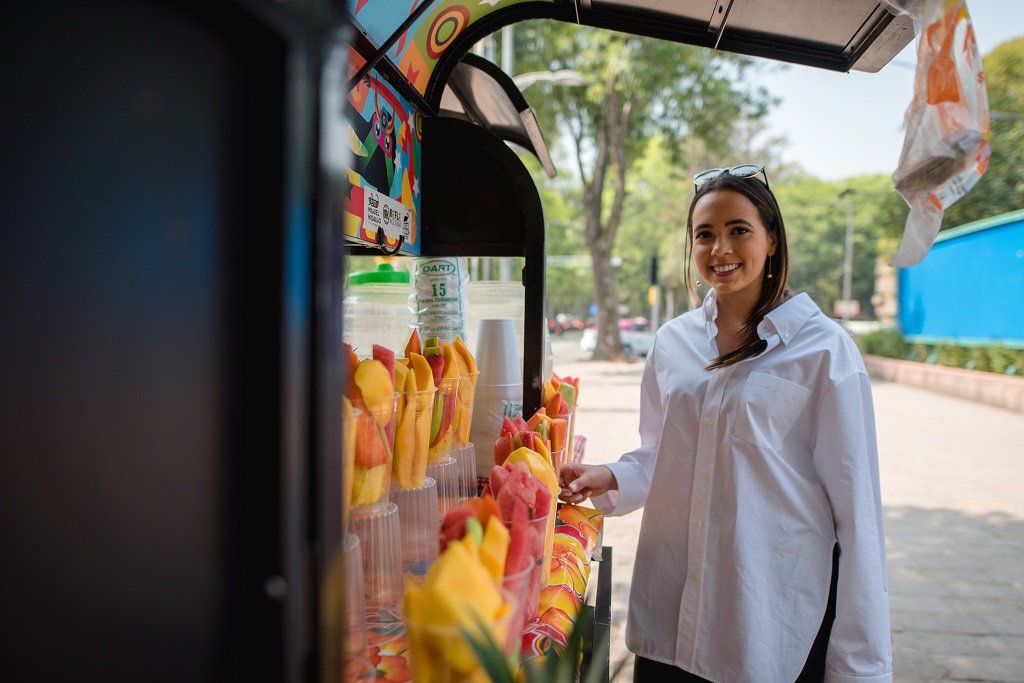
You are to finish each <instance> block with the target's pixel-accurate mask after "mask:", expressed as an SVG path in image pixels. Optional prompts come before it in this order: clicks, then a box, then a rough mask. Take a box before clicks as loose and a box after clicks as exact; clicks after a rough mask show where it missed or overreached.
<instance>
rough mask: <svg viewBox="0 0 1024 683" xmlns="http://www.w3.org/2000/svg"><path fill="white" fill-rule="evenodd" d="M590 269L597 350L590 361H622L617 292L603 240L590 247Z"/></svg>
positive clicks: (609, 252) (607, 247) (609, 249)
mask: <svg viewBox="0 0 1024 683" xmlns="http://www.w3.org/2000/svg"><path fill="white" fill-rule="evenodd" d="M590 259H591V262H592V264H593V268H594V297H595V298H596V299H597V347H596V348H595V349H594V360H622V359H623V358H624V357H625V354H624V353H623V350H622V340H621V339H620V337H619V310H618V309H619V293H618V292H619V289H618V283H617V282H616V281H615V271H614V269H613V268H612V248H611V245H610V244H607V243H606V240H598V242H596V243H592V244H591V245H590Z"/></svg>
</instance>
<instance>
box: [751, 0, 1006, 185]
mask: <svg viewBox="0 0 1024 683" xmlns="http://www.w3.org/2000/svg"><path fill="white" fill-rule="evenodd" d="M967 8H968V10H969V11H970V13H971V19H972V21H973V22H974V28H975V33H976V35H977V38H978V48H979V50H980V51H981V54H982V55H984V54H986V53H987V52H988V51H989V50H991V49H992V48H993V47H995V46H996V45H998V44H1000V43H1002V42H1005V41H1006V40H1009V39H1010V38H1017V37H1020V36H1024V0H968V2H967ZM916 63H917V55H916V40H915V41H913V42H911V43H910V44H909V45H908V46H907V47H906V49H904V50H903V52H901V53H900V54H899V55H898V56H897V57H896V58H895V59H893V61H892V62H890V63H889V64H888V65H886V66H885V67H884V68H883V69H882V70H881V71H880V72H878V73H861V72H858V71H853V72H851V73H849V74H844V73H836V72H832V71H826V70H823V69H815V68H812V67H805V66H796V65H790V66H789V67H788V68H786V69H778V68H777V67H774V66H773V67H772V71H771V72H769V73H767V74H766V75H765V76H764V77H763V78H762V79H761V84H763V85H764V86H765V87H767V88H768V89H769V91H771V92H772V93H773V94H774V95H776V96H778V97H781V98H782V103H781V104H780V105H779V106H778V107H776V108H775V109H774V110H772V112H771V113H770V114H769V121H768V134H770V135H782V136H784V137H785V138H786V141H787V144H786V148H785V150H784V151H783V153H782V158H783V160H784V161H787V162H793V163H796V164H799V165H800V166H802V167H803V168H804V169H805V170H807V171H808V172H810V173H812V174H813V175H815V176H818V177H820V178H825V179H829V180H837V179H840V178H846V177H849V176H853V175H860V174H863V173H885V174H891V173H892V172H893V171H894V170H895V169H896V164H897V162H898V161H899V156H900V149H901V148H902V146H903V131H902V123H903V114H904V112H905V111H906V109H907V105H909V104H910V98H911V96H912V95H913V91H914V69H913V66H914V65H915V64H916ZM772 64H777V63H774V62H773V63H772Z"/></svg>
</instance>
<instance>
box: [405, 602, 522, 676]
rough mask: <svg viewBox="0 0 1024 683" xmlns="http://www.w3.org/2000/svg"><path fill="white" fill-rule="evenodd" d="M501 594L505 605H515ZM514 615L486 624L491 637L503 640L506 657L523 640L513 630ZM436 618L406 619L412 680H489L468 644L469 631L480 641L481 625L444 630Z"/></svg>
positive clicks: (414, 616)
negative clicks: (478, 630) (479, 629)
mask: <svg viewBox="0 0 1024 683" xmlns="http://www.w3.org/2000/svg"><path fill="white" fill-rule="evenodd" d="M498 590H499V591H500V592H501V595H502V599H503V600H505V601H506V602H508V603H512V602H513V601H514V600H515V598H514V596H512V595H510V594H508V593H507V592H505V590H504V589H501V588H499V589H498ZM513 614H514V610H508V611H507V612H505V613H504V614H503V615H502V616H501V617H499V618H498V619H495V620H492V621H490V622H489V623H486V624H485V625H486V626H487V627H489V628H490V630H491V636H492V637H496V638H500V639H501V640H502V642H501V645H502V647H503V650H504V652H505V654H506V655H508V654H511V653H512V652H513V651H514V649H515V646H516V644H518V642H519V638H520V636H521V631H513V630H512V628H511V627H512V616H513ZM421 618H422V621H421ZM437 618H438V615H436V614H423V615H416V614H408V615H406V620H405V623H406V629H407V632H408V636H409V660H410V663H411V664H412V675H413V680H417V681H418V680H429V681H431V683H463V682H464V681H485V680H488V678H487V675H486V673H485V672H484V669H483V665H481V664H480V662H479V660H478V659H477V656H476V654H475V652H474V651H473V647H472V645H470V643H469V642H468V641H467V640H466V635H467V631H468V632H469V634H470V635H476V636H477V637H479V633H478V632H477V629H478V628H479V624H475V623H467V624H465V625H461V624H460V625H452V626H442V625H439V624H438V623H436V619H437Z"/></svg>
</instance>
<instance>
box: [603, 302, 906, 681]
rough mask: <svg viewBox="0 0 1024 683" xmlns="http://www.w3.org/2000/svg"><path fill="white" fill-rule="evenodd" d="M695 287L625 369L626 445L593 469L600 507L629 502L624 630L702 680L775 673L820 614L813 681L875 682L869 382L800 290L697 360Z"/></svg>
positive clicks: (877, 593) (797, 658)
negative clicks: (630, 404) (738, 337)
mask: <svg viewBox="0 0 1024 683" xmlns="http://www.w3.org/2000/svg"><path fill="white" fill-rule="evenodd" d="M716 316H717V308H716V305H715V297H714V294H713V292H712V293H711V294H709V295H708V297H707V298H705V300H704V305H703V306H702V308H701V309H698V310H695V311H690V312H689V313H685V314H683V315H681V316H679V317H678V318H675V319H674V320H672V321H670V322H668V323H666V324H665V325H664V326H663V327H662V328H661V329H660V330H658V333H657V335H656V337H655V341H654V344H653V346H652V348H651V352H650V354H649V356H648V358H647V365H646V368H645V369H644V374H643V380H642V385H641V403H640V437H641V444H642V445H641V446H640V447H639V448H638V449H636V450H634V451H632V452H630V453H627V454H625V455H623V456H622V458H621V459H620V460H619V461H618V462H617V463H614V464H611V465H609V466H608V467H609V468H610V469H611V470H612V472H613V473H614V474H615V478H616V479H617V481H618V487H619V488H618V491H612V492H610V493H608V494H606V495H605V496H600V497H597V498H595V500H594V503H595V504H596V505H597V506H598V507H601V508H602V509H604V510H605V512H607V513H608V514H625V513H627V512H630V511H632V510H636V509H637V508H640V507H642V506H644V505H646V509H645V510H644V516H643V523H642V526H641V531H640V538H639V542H638V547H637V555H636V561H635V565H634V573H633V583H632V588H631V591H630V605H629V619H628V623H627V628H626V640H627V645H628V646H629V648H630V649H631V650H632V651H633V652H635V653H637V654H638V655H641V656H643V657H646V658H648V659H652V660H656V661H659V662H663V663H667V664H671V665H674V666H677V667H679V668H682V669H685V670H687V671H690V672H693V673H695V674H697V675H698V676H701V677H703V678H706V679H709V680H711V681H716V682H717V683H738V682H740V681H751V682H756V683H792V681H794V680H795V679H796V678H797V676H798V675H799V674H800V671H801V669H802V668H803V665H804V663H805V661H806V659H807V655H808V653H809V651H810V648H811V644H812V643H813V642H814V639H815V636H816V635H817V633H818V629H819V627H820V626H821V622H822V619H823V616H824V613H825V607H826V603H827V601H828V595H829V587H830V583H831V575H832V549H833V545H834V544H836V543H838V544H839V548H840V556H839V573H838V584H837V590H836V616H835V621H834V623H833V625H832V632H831V638H830V640H829V645H828V653H827V660H826V661H827V663H826V668H827V674H826V679H825V680H826V681H829V682H838V683H888V682H890V681H892V649H891V644H890V635H889V596H888V587H887V581H886V570H885V547H884V543H885V541H884V535H883V532H882V505H881V499H880V496H879V484H878V453H877V446H876V441H875V423H874V410H873V407H872V401H871V387H870V384H869V382H868V377H867V374H866V372H865V369H864V363H863V361H862V360H861V357H860V354H859V353H858V351H857V348H856V346H855V345H854V344H853V342H852V340H851V339H850V337H849V336H848V335H847V334H846V333H845V332H844V331H843V330H842V329H841V328H840V327H839V326H838V325H837V324H835V322H833V321H832V320H830V319H829V318H827V317H826V316H825V315H823V314H822V313H821V311H820V310H819V309H818V307H817V305H816V304H815V303H814V302H813V301H812V300H811V298H810V297H809V296H808V295H807V294H800V295H798V296H795V297H793V298H791V299H789V300H788V301H786V302H785V303H783V304H782V305H780V306H778V307H777V308H776V309H775V310H774V311H772V312H771V313H769V314H768V315H767V316H766V318H765V320H764V321H762V323H761V324H760V325H759V327H758V330H757V331H758V334H759V335H760V336H761V338H762V339H764V340H766V341H767V344H768V346H767V350H766V351H765V352H764V353H762V354H760V355H759V356H757V357H755V358H751V359H748V360H746V361H743V362H741V363H737V364H735V365H732V366H729V367H726V368H722V369H719V370H714V371H708V370H706V369H705V368H706V367H707V365H708V364H709V363H710V362H711V361H712V360H713V359H714V358H715V357H716V356H717V347H716V344H715V337H716V335H717V327H716V325H715V319H716Z"/></svg>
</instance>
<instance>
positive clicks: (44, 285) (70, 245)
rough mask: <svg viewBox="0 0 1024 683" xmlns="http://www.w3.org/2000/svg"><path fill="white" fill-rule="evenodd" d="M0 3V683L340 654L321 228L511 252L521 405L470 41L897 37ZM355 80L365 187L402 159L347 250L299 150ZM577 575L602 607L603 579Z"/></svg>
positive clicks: (240, 3)
mask: <svg viewBox="0 0 1024 683" xmlns="http://www.w3.org/2000/svg"><path fill="white" fill-rule="evenodd" d="M3 11H4V13H5V14H4V17H3V21H0V31H3V36H4V40H3V43H4V45H5V49H7V51H8V52H7V54H8V60H7V62H6V64H5V69H4V72H3V75H2V76H0V78H3V82H4V92H5V94H7V95H8V97H7V98H6V99H5V126H4V131H5V138H4V140H5V163H6V159H7V157H8V155H9V157H10V158H11V159H15V160H17V161H16V162H12V163H11V165H10V166H5V170H7V171H8V173H7V174H5V175H6V177H7V178H8V185H7V187H6V191H7V192H9V193H11V195H12V196H16V197H17V201H12V202H9V203H5V214H4V215H5V221H6V222H7V223H9V224H10V225H12V226H17V229H16V230H14V231H12V232H14V233H16V234H15V235H14V239H13V240H12V241H11V242H10V243H9V244H8V248H7V249H6V250H5V257H9V258H10V259H11V261H10V262H9V263H10V264H11V267H10V268H6V267H5V272H7V273H10V274H11V275H12V277H11V278H10V279H9V281H8V287H7V289H6V292H7V294H8V297H7V299H6V300H5V309H4V310H5V316H6V319H5V324H6V323H9V325H8V326H7V332H6V333H5V338H4V342H5V346H4V350H5V357H7V358H9V359H14V361H15V362H13V363H12V366H13V367H12V368H9V372H8V374H7V376H6V378H5V383H4V387H5V390H10V391H11V392H12V394H11V396H10V398H11V404H12V405H17V407H18V409H17V410H16V411H12V414H13V416H12V417H10V419H9V418H8V416H7V415H5V418H4V420H5V422H4V425H5V428H4V430H2V432H3V439H4V441H3V450H4V452H5V454H19V455H20V456H22V457H19V458H17V467H10V468H7V469H5V477H4V479H5V484H6V486H7V489H8V490H10V491H13V492H14V493H13V494H12V495H9V496H8V495H6V494H5V502H8V503H9V506H8V508H5V509H6V510H7V515H8V516H7V519H8V521H9V522H11V524H12V525H13V526H14V527H16V528H17V530H18V533H16V534H12V535H11V536H9V537H8V538H9V541H10V543H9V545H8V546H6V547H5V549H6V550H7V551H8V553H9V557H12V558H19V561H18V562H9V563H7V566H6V567H5V572H8V573H6V574H5V578H7V579H8V581H7V583H8V585H9V586H12V587H14V588H13V589H12V590H11V591H9V592H10V593H11V595H10V596H9V603H8V609H7V610H6V613H7V614H8V615H10V616H12V617H13V618H14V619H16V620H17V622H18V623H17V625H16V627H14V628H11V629H9V630H7V629H5V634H6V636H5V637H6V644H7V646H8V647H7V648H6V650H7V652H8V653H9V657H8V659H7V661H6V664H5V666H6V667H7V668H6V669H5V672H6V673H7V674H8V676H9V677H12V678H21V679H31V678H57V677H62V676H63V677H66V676H67V673H68V672H69V671H73V672H74V675H75V676H76V677H80V678H98V679H99V678H101V679H123V678H138V677H139V676H140V675H147V676H151V675H153V674H154V673H156V674H159V675H163V676H166V677H168V678H174V679H176V680H182V679H186V680H207V679H216V678H232V679H234V678H243V677H255V678H256V679H259V680H264V679H284V680H290V681H298V680H312V679H317V678H319V679H322V680H333V679H335V678H336V677H337V674H338V672H337V670H334V669H331V668H330V667H329V666H328V663H330V662H336V661H337V660H338V651H339V649H340V648H341V643H340V642H339V641H338V640H336V639H334V638H333V637H328V636H329V635H333V633H332V632H331V631H329V628H330V624H329V623H328V622H329V620H328V619H327V618H326V613H327V611H328V610H325V609H324V599H325V596H331V595H336V594H338V593H339V592H340V590H341V588H340V586H341V584H343V583H344V574H342V573H339V572H338V571H337V567H338V566H340V565H341V564H342V563H341V559H342V556H343V553H342V540H343V533H342V525H341V520H340V515H339V514H338V510H339V509H340V507H341V491H340V489H341V463H340V462H339V458H338V453H339V452H340V451H341V442H342V436H341V431H342V430H341V422H342V418H341V390H340V388H341V387H342V386H343V384H344V381H345V377H344V373H343V370H342V367H343V366H342V358H341V349H340V348H339V347H340V345H339V343H338V340H339V339H340V338H341V334H340V327H341V320H342V310H341V308H342V307H341V301H342V281H343V275H344V252H345V251H346V250H348V251H349V252H350V253H359V252H360V251H362V253H379V252H381V251H386V252H388V253H391V252H395V251H397V252H399V253H403V254H416V253H418V254H424V255H430V254H445V255H464V256H520V257H524V258H525V259H526V268H525V271H524V284H525V287H526V325H527V331H526V338H525V347H526V348H525V362H524V369H523V374H524V377H523V384H524V386H523V390H524V403H525V404H526V406H525V408H526V411H527V412H529V411H530V410H531V408H534V407H536V406H538V405H539V403H540V400H539V391H540V386H541V385H540V383H539V380H540V367H541V362H540V359H541V355H542V354H541V333H542V327H543V283H544V248H543V245H544V221H543V212H542V207H541V204H540V201H539V198H538V194H537V191H536V188H535V187H534V184H533V181H532V179H531V177H530V175H529V174H528V173H527V172H526V170H525V167H524V166H523V164H522V161H521V160H520V159H519V158H518V157H517V156H516V154H515V153H513V152H512V151H511V150H510V149H509V148H508V147H507V146H506V145H505V141H511V142H514V143H515V144H517V145H519V146H520V147H523V148H525V149H527V150H529V151H530V152H531V153H534V154H536V155H537V156H538V158H539V159H540V160H541V162H542V165H544V166H546V167H548V168H550V160H546V159H545V157H546V156H547V155H546V152H545V151H544V147H543V141H542V138H541V136H540V135H539V130H538V129H537V127H536V121H535V120H534V119H533V118H532V117H531V115H530V114H529V109H528V107H526V106H525V105H526V102H525V100H524V99H523V98H522V96H521V94H519V93H518V92H517V91H516V89H515V88H514V87H512V86H511V84H510V80H509V79H508V78H507V75H505V74H502V73H501V72H500V70H499V69H497V68H496V67H495V66H494V65H493V64H488V63H486V61H485V60H482V59H480V58H479V57H476V56H473V55H470V54H468V53H469V48H470V47H471V46H472V45H473V44H474V43H476V42H477V41H478V40H480V39H481V38H482V37H484V36H486V35H488V34H490V33H492V32H494V31H496V30H498V29H499V28H501V27H502V26H504V25H507V24H512V23H515V22H520V21H525V20H528V19H538V18H547V19H553V20H558V21H564V22H570V23H579V24H582V25H587V26H594V27H598V28H602V29H608V30H616V31H623V32H628V33H633V34H636V35H643V36H649V37H652V38H658V39H664V40H674V41H678V42H682V43H687V44H693V45H700V46H705V47H709V48H716V49H720V50H728V51H733V52H739V53H744V54H748V55H754V56H758V57H764V58H769V59H776V60H780V61H785V62H791V63H797V64H804V65H810V66H815V67H819V68H825V69H831V70H835V71H840V72H843V71H848V70H851V69H856V70H864V71H877V70H878V69H880V68H881V67H882V66H884V65H885V64H886V63H887V62H888V61H889V60H890V59H892V57H893V56H895V55H896V54H897V53H898V52H899V51H900V50H901V49H902V48H903V47H904V46H905V45H906V44H907V43H908V42H909V41H910V40H911V39H912V38H913V26H912V24H911V22H910V20H909V19H908V18H906V17H903V16H897V15H894V14H892V13H890V12H889V11H888V10H887V9H886V8H885V7H884V6H883V5H882V4H880V3H878V2H874V1H873V0H791V1H790V2H786V3H762V2H756V1H755V0H692V1H690V0H687V1H684V2H670V1H667V0H618V1H616V0H611V1H601V0H483V1H480V0H422V1H416V0H351V2H348V3H337V2H328V1H326V0H321V1H318V0H294V1H285V2H280V1H274V2H271V1H270V0H236V1H232V0H225V1H222V2H185V3H179V2H175V3H170V2H161V1H160V0H152V1H151V2H139V3H130V4H125V3H121V2H112V1H107V0H96V1H95V2H91V3H74V2H56V3H46V4H39V3H6V4H5V6H4V10H3ZM339 55H340V59H339ZM350 59H351V60H352V64H358V66H357V67H356V70H355V71H354V72H351V73H350V72H349V68H350V67H349V66H348V62H349V60H350ZM331 60H334V61H333V62H332V61H331ZM332 65H333V66H332ZM334 67H337V69H338V70H337V71H334V72H332V71H331V68H334ZM364 76H365V77H368V79H369V82H370V83H371V84H373V86H374V89H373V92H374V93H376V94H377V103H376V105H374V104H370V105H369V106H370V108H372V109H373V110H374V113H375V114H376V113H378V111H379V112H380V113H381V116H380V117H379V118H378V121H377V122H378V123H382V124H383V125H382V126H381V128H380V130H378V131H377V132H376V133H375V132H374V131H373V126H372V125H371V126H370V128H369V129H368V130H367V131H366V134H365V135H363V137H362V138H361V140H360V144H362V145H363V149H364V150H365V151H366V152H367V153H368V156H367V157H366V158H367V161H368V163H367V164H366V165H365V166H364V167H363V168H362V169H361V170H362V171H363V172H362V173H361V174H360V175H361V177H362V180H360V181H359V182H360V183H362V182H363V180H365V181H366V186H365V187H362V185H360V187H362V189H363V190H364V200H363V201H364V202H365V201H367V199H366V198H365V196H366V195H369V194H370V192H369V190H370V189H371V186H372V183H373V182H382V183H388V182H389V181H390V182H392V183H393V182H394V180H395V178H399V183H398V185H397V186H396V185H394V184H392V186H391V187H390V188H388V189H387V190H385V188H382V187H376V186H373V187H372V189H373V190H375V191H377V192H378V193H382V194H384V195H386V197H387V199H388V200H389V202H387V205H388V206H389V207H390V208H391V209H392V210H393V211H394V215H395V216H397V217H398V220H399V225H400V227H399V230H402V229H403V228H404V227H405V226H404V225H402V221H404V220H405V217H408V219H409V225H408V231H409V232H408V234H407V235H406V234H405V233H399V232H395V231H394V230H392V229H391V227H386V226H383V225H382V226H380V227H381V228H382V230H381V231H380V232H378V231H376V230H373V231H367V230H363V231H362V233H357V234H355V235H351V236H350V237H352V238H354V240H355V242H358V245H356V246H353V244H354V242H352V241H350V240H348V239H347V238H346V232H345V230H346V226H347V225H351V223H352V221H351V219H347V218H346V213H347V212H348V215H352V216H356V214H354V213H351V212H350V211H348V209H349V207H350V206H351V207H354V206H355V204H350V203H349V202H350V200H352V201H353V202H354V201H355V199H354V198H353V197H352V192H351V191H350V185H352V183H350V177H349V166H348V163H349V156H348V149H347V146H345V145H343V146H342V147H341V148H337V147H335V148H331V147H325V146H324V145H323V144H321V143H323V142H324V141H329V140H332V139H337V138H336V137H332V130H333V131H335V132H337V131H339V130H340V131H341V134H342V137H343V138H344V135H345V134H347V128H345V127H344V126H345V125H346V123H345V122H346V118H345V117H346V113H345V109H344V103H345V101H346V99H347V97H348V94H349V92H350V91H351V90H352V89H353V88H360V87H362V86H361V85H360V84H361V83H364V82H365V81H364ZM332 77H333V80H331V78H332ZM386 93H387V94H386ZM389 96H390V97H393V98H394V99H389ZM399 98H401V99H399ZM332 102H333V103H334V104H335V105H337V106H336V107H335V108H330V107H327V105H328V104H330V103H332ZM396 105H397V106H396ZM385 109H386V110H387V112H388V115H389V117H390V119H391V126H392V127H393V131H392V132H394V133H396V139H395V140H394V143H398V142H399V140H398V139H397V134H398V133H399V132H400V131H399V128H400V125H399V124H397V123H396V121H395V118H396V114H397V111H396V110H398V109H401V110H403V112H404V114H405V115H406V119H404V120H403V119H402V118H401V116H399V117H398V120H399V121H401V122H402V123H404V124H405V125H406V126H407V127H406V136H407V146H406V147H405V148H404V151H403V152H402V154H404V155H405V156H403V157H402V158H403V163H405V160H406V159H409V160H411V162H412V163H411V164H410V165H407V166H404V167H403V168H400V169H396V167H395V165H394V156H393V154H394V153H396V150H397V148H396V147H392V148H391V149H390V150H388V149H387V145H388V144H389V141H391V137H390V133H389V124H388V122H386V121H384V117H383V113H384V111H385ZM414 141H415V142H414ZM375 146H376V149H378V150H379V151H380V153H378V154H377V156H376V158H372V159H371V158H370V157H369V153H370V152H371V148H372V147H375ZM389 154H390V155H392V156H391V157H389ZM389 160H390V164H389ZM381 178H383V181H382V180H380V179H381ZM405 178H408V179H409V181H410V182H409V183H408V189H406V186H405V184H404V179H405ZM392 190H394V191H392ZM406 192H408V194H406ZM417 197H418V198H417ZM357 218H362V217H359V216H357ZM357 228H358V225H357ZM414 233H415V234H414ZM403 238H404V239H403ZM6 263H8V262H7V261H5V264H6ZM9 415H10V414H9ZM26 426H30V427H31V428H26ZM591 436H592V437H594V436H596V435H591ZM604 564H605V563H602V565H604ZM594 576H596V577H597V579H596V581H597V583H598V584H600V585H601V586H603V590H604V592H605V597H604V598H601V597H600V596H599V597H598V600H597V602H598V610H597V612H598V614H597V621H598V622H599V624H603V625H604V626H605V627H606V626H607V624H608V623H609V614H608V611H607V604H608V602H607V595H608V591H609V590H610V580H609V579H610V576H609V574H608V572H607V571H605V570H604V567H603V566H602V567H601V568H599V569H598V570H597V572H596V574H594V575H592V578H591V581H592V582H593V581H594V580H595V579H594V578H593V577H594ZM602 605H603V607H602Z"/></svg>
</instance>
